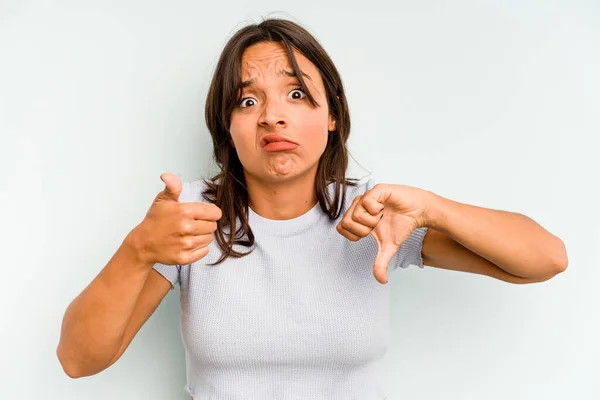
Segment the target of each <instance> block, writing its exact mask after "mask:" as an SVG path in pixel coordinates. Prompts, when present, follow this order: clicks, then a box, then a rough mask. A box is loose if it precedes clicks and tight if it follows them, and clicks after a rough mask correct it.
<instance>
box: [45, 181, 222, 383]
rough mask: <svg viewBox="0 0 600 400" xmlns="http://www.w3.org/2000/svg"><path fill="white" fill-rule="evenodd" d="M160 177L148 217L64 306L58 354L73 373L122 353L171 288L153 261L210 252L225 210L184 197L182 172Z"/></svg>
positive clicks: (187, 260) (102, 365) (87, 371)
mask: <svg viewBox="0 0 600 400" xmlns="http://www.w3.org/2000/svg"><path fill="white" fill-rule="evenodd" d="M161 179H162V180H163V182H165V185H166V187H165V189H164V190H163V191H162V192H160V193H159V194H158V195H157V196H156V198H155V199H154V202H153V203H152V205H151V206H150V209H149V210H148V212H147V213H146V217H145V218H144V220H143V221H142V222H141V223H140V224H139V225H138V226H136V227H135V228H134V229H133V230H132V231H131V232H130V233H129V234H128V235H127V237H126V238H125V240H124V241H123V243H122V244H121V246H120V247H119V249H118V250H117V252H116V253H115V254H114V255H113V257H112V258H111V259H110V261H109V262H108V264H107V265H106V266H105V267H104V268H103V269H102V271H100V273H99V274H98V276H96V278H94V280H93V281H92V282H91V283H90V284H89V285H88V286H87V287H86V288H85V289H84V290H83V292H81V294H80V295H79V296H77V297H76V298H75V300H73V301H72V302H71V304H70V305H69V307H67V310H66V311H65V315H64V317H63V322H62V329H61V335H60V342H59V344H58V347H57V349H56V354H57V356H58V359H59V360H60V363H61V365H62V367H63V369H64V370H65V372H66V373H67V375H69V376H70V377H73V378H76V377H82V376H88V375H93V374H96V373H98V372H100V371H102V370H104V369H106V368H108V367H109V366H110V365H111V364H113V363H114V362H115V361H116V360H118V359H119V357H120V356H121V354H123V352H124V351H125V349H126V348H127V346H129V343H131V340H132V339H133V337H134V336H135V335H136V333H137V332H138V330H139V329H140V328H141V327H142V325H143V324H144V323H145V322H146V321H147V320H148V318H150V316H151V315H152V313H153V312H154V310H155V309H156V307H158V305H159V304H160V302H161V301H162V299H163V298H164V297H165V295H166V294H167V293H168V291H169V289H170V288H171V282H169V281H168V280H167V279H166V278H164V277H163V276H162V275H160V274H159V273H158V272H157V271H156V270H155V269H154V268H153V267H154V265H155V264H157V263H159V264H163V265H172V266H173V268H177V267H176V265H187V264H192V263H194V262H196V261H198V260H200V259H201V258H203V257H204V256H206V255H207V254H208V245H209V243H210V242H211V241H212V240H213V232H214V231H215V230H216V228H217V222H216V221H218V220H219V219H220V218H221V215H222V214H221V210H220V209H219V208H218V207H217V206H215V205H214V204H204V203H201V202H194V201H192V202H183V203H181V202H180V201H179V198H180V195H181V193H182V183H181V181H180V180H179V178H178V177H177V176H175V175H173V174H163V175H161ZM186 187H187V188H188V189H189V185H187V186H186ZM184 197H187V195H186V196H184Z"/></svg>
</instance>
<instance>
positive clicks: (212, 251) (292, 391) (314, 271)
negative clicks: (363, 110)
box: [57, 19, 567, 399]
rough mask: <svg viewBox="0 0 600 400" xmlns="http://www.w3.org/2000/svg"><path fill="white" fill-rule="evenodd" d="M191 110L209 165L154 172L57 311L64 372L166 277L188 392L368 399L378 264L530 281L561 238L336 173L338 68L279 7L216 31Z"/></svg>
mask: <svg viewBox="0 0 600 400" xmlns="http://www.w3.org/2000/svg"><path fill="white" fill-rule="evenodd" d="M206 123H207V125H208V128H209V130H210V133H211V135H212V138H213V147H214V157H215V160H216V162H217V164H218V166H219V167H220V173H219V174H218V175H217V176H215V177H213V178H212V179H210V180H208V181H195V182H186V183H185V184H182V183H181V181H179V179H178V178H177V177H176V176H174V175H172V174H163V175H162V176H161V179H162V180H163V182H164V183H165V189H164V190H163V191H162V192H160V193H159V194H158V195H157V197H156V199H155V200H154V203H153V204H152V206H151V207H150V209H149V211H148V213H147V215H146V217H145V218H144V220H143V221H142V222H141V223H140V224H139V225H138V226H136V227H135V228H134V229H132V231H131V232H130V233H129V234H128V235H127V237H126V238H125V240H124V241H123V243H122V245H121V246H120V248H119V249H118V250H117V252H116V253H115V255H114V256H113V258H112V259H111V260H110V262H109V263H108V264H107V265H106V266H105V267H104V269H103V270H102V271H101V272H100V273H99V275H98V276H97V277H96V278H95V279H94V281H93V282H92V283H91V284H90V285H89V286H88V287H87V288H86V289H85V290H84V291H83V292H82V294H81V295H80V296H78V297H77V298H76V299H75V300H74V301H73V302H72V303H71V305H70V306H69V308H68V309H67V311H66V313H65V317H64V320H63V328H62V334H61V340H60V343H59V345H58V349H57V354H58V357H59V359H60V361H61V363H62V365H63V368H64V369H65V372H66V373H67V374H68V375H69V376H71V377H80V376H86V375H92V374H95V373H98V372H100V371H102V370H104V369H106V368H108V367H109V366H110V365H112V363H114V362H115V361H116V360H118V359H119V357H120V356H121V355H122V354H123V352H124V351H125V349H126V348H127V346H128V345H129V343H130V342H131V340H132V339H133V337H134V336H135V334H136V333H137V332H138V330H139V329H140V327H141V326H142V325H143V324H144V322H145V321H146V320H147V319H148V318H149V317H150V315H151V314H152V313H153V312H154V310H155V309H156V307H157V306H158V304H159V303H160V302H161V300H162V299H163V297H164V296H165V295H166V294H167V293H168V291H169V289H171V288H173V287H174V285H175V284H179V285H180V286H181V312H182V314H181V329H182V338H183V341H184V343H185V348H186V359H187V368H188V372H187V375H188V384H187V386H186V390H187V392H188V393H189V394H190V396H195V397H196V399H208V398H210V399H281V398H294V399H350V398H353V399H381V398H384V394H383V393H382V391H381V386H382V385H381V382H380V378H379V377H380V372H381V362H382V358H383V356H384V354H385V351H386V346H387V341H388V336H389V328H390V326H389V320H388V311H389V308H388V307H389V286H388V285H384V283H386V282H387V277H388V274H389V273H391V271H388V270H395V269H396V268H398V267H400V268H405V267H408V266H409V265H416V266H418V267H423V265H424V264H426V265H429V266H432V267H438V268H446V269H453V270H457V271H465V272H471V273H477V274H484V275H488V276H491V277H494V278H497V279H501V280H503V281H506V282H512V283H531V282H541V281H544V280H547V279H549V278H551V277H553V276H554V275H556V274H557V273H559V272H562V271H564V270H565V268H566V267H567V255H566V251H565V248H564V245H563V243H562V241H561V240H560V239H559V238H557V237H556V236H554V235H552V234H550V233H549V232H547V231H546V230H545V229H544V228H542V227H540V226H539V225H538V224H536V223H535V222H534V221H532V220H531V219H529V218H527V217H525V216H523V215H520V214H514V213H509V212H504V211H495V210H489V209H484V208H479V207H475V206H469V205H465V204H460V203H457V202H453V201H451V200H448V199H445V198H443V197H441V196H438V195H436V194H434V193H431V192H428V191H425V190H422V189H419V188H414V187H408V186H403V185H397V184H376V185H375V184H374V183H373V182H372V181H371V180H368V181H367V182H364V181H362V182H357V181H355V180H352V179H348V178H347V177H346V169H347V161H348V158H347V157H348V156H347V154H348V153H347V148H346V141H347V139H348V135H349V132H350V118H349V112H348V106H347V103H346V96H345V94H344V88H343V86H342V81H341V79H340V76H339V74H338V72H337V70H336V68H335V66H334V64H333V62H332V61H331V60H330V58H329V57H328V55H327V53H326V52H325V51H324V50H323V48H322V47H321V46H320V45H319V43H318V42H317V41H316V40H315V39H314V38H313V37H312V36H311V35H310V34H309V33H308V32H307V31H306V30H304V29H303V28H302V27H300V26H298V25H296V24H294V23H292V22H289V21H285V20H275V19H270V20H265V21H263V22H262V23H260V24H258V25H251V26H247V27H245V28H242V29H241V30H240V31H238V32H237V33H236V34H235V35H234V36H233V37H232V38H231V39H230V41H229V42H228V43H227V45H226V46H225V48H224V50H223V53H222V55H221V57H220V60H219V62H218V65H217V67H216V71H215V74H214V77H213V81H212V85H211V88H210V91H209V94H208V98H207V102H206ZM232 232H233V234H231V233H232ZM213 238H214V239H216V240H214V241H213ZM373 276H374V277H373ZM165 278H166V279H165ZM374 278H375V279H374Z"/></svg>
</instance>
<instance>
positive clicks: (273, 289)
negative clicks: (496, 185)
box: [154, 180, 426, 400]
mask: <svg viewBox="0 0 600 400" xmlns="http://www.w3.org/2000/svg"><path fill="white" fill-rule="evenodd" d="M373 185H374V182H373V181H372V180H368V181H367V182H363V183H362V184H361V185H359V186H357V187H349V188H348V194H347V198H346V203H345V205H344V210H347V208H348V207H349V205H350V204H351V203H352V200H353V199H354V197H356V196H357V195H359V194H363V193H364V192H365V191H366V190H368V189H370V188H371V187H372V186H373ZM332 187H333V186H330V188H332ZM203 189H204V183H203V182H202V181H194V182H191V183H187V182H186V183H185V184H184V187H183V191H182V194H181V196H180V201H181V202H186V201H199V202H205V201H204V200H203V199H202V195H201V193H202V190H203ZM343 215H344V213H342V214H341V215H340V219H341V218H342V217H343ZM338 222H339V220H338V221H330V220H329V219H328V217H327V216H326V214H325V213H324V212H323V211H322V210H321V209H320V206H319V205H318V204H317V205H316V206H315V207H314V208H312V209H311V210H310V211H308V212H307V213H306V214H304V215H302V216H300V217H298V218H294V219H291V220H284V221H281V220H277V221H276V220H269V219H266V218H263V217H261V216H260V215H258V214H256V213H255V212H254V211H253V210H252V209H250V210H249V223H250V226H251V228H252V231H253V232H254V235H255V238H256V244H255V246H254V248H253V249H254V250H253V251H252V253H251V254H250V255H248V256H245V257H243V258H238V259H234V258H228V259H227V260H226V261H225V262H223V263H221V264H219V265H217V266H208V265H207V264H210V263H212V262H214V261H216V260H217V259H218V258H219V255H220V249H219V247H218V246H217V244H216V241H213V242H212V243H211V244H210V251H209V254H208V255H207V256H206V257H205V258H203V259H202V260H200V261H198V262H196V263H194V264H191V265H182V266H167V265H161V264H156V265H155V266H154V268H155V269H156V270H157V271H158V272H159V273H161V274H162V275H164V276H165V277H166V278H167V279H168V280H169V281H170V282H171V283H172V285H173V286H174V285H176V284H179V285H180V288H181V290H180V294H181V298H180V299H181V327H180V328H181V337H182V340H183V344H184V347H185V351H186V366H187V385H186V387H185V390H186V391H187V393H188V394H189V395H191V396H194V400H270V399H273V400H275V399H277V400H288V399H289V400H292V399H293V400H305V399H306V400H337V399H340V400H342V399H343V400H349V399H356V400H375V399H376V400H381V399H385V398H386V396H385V394H384V393H383V392H382V381H381V378H382V360H383V357H384V355H385V352H386V349H387V346H388V342H389V336H390V319H389V301H390V299H389V288H390V285H389V284H387V285H382V284H380V283H378V282H377V281H376V280H375V277H374V276H373V262H374V260H375V256H376V254H377V250H378V249H377V244H376V242H375V239H374V238H373V237H372V236H371V235H369V236H367V237H365V238H363V239H361V240H359V241H357V242H352V241H350V240H347V239H346V238H344V237H343V236H341V235H340V234H339V233H338V232H337V231H336V224H337V223H338ZM425 233H426V228H419V229H417V230H416V231H414V232H413V234H412V235H411V237H410V238H409V239H408V240H407V241H406V242H405V243H404V244H403V245H402V247H401V248H400V250H399V251H398V253H397V254H396V257H395V258H394V259H393V260H392V263H391V265H390V266H389V271H388V276H389V278H390V280H391V278H392V274H393V271H394V270H396V269H397V268H398V267H400V268H405V267H408V266H410V265H414V266H418V267H421V268H422V267H423V260H422V258H421V247H422V242H423V237H424V236H425ZM236 249H238V250H242V251H244V250H247V249H246V248H244V247H242V246H238V247H236Z"/></svg>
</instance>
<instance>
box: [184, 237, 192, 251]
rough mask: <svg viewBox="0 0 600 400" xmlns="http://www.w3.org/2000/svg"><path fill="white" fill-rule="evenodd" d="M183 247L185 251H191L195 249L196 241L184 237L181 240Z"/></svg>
mask: <svg viewBox="0 0 600 400" xmlns="http://www.w3.org/2000/svg"><path fill="white" fill-rule="evenodd" d="M181 245H182V247H183V248H184V249H191V248H192V247H194V239H193V238H192V237H191V236H184V237H183V238H181Z"/></svg>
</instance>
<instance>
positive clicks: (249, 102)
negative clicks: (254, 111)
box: [240, 97, 256, 108]
mask: <svg viewBox="0 0 600 400" xmlns="http://www.w3.org/2000/svg"><path fill="white" fill-rule="evenodd" d="M255 104H256V100H254V99H253V98H252V97H246V98H245V99H242V101H241V102H240V107H241V108H246V107H251V106H253V105H255Z"/></svg>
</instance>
